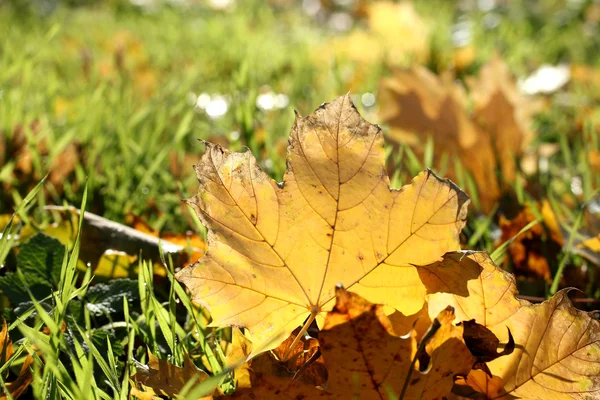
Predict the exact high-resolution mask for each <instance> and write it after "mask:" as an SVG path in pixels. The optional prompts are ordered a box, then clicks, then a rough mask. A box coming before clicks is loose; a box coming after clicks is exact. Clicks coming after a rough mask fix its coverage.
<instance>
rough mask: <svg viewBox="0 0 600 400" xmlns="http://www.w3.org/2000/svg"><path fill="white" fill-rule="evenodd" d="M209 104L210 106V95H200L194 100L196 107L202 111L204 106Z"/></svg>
mask: <svg viewBox="0 0 600 400" xmlns="http://www.w3.org/2000/svg"><path fill="white" fill-rule="evenodd" d="M209 104H210V95H209V94H208V93H202V94H201V95H200V96H198V98H197V99H196V107H198V108H201V109H202V110H204V109H205V108H206V106H208V105H209Z"/></svg>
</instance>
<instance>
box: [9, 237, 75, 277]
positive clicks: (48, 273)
mask: <svg viewBox="0 0 600 400" xmlns="http://www.w3.org/2000/svg"><path fill="white" fill-rule="evenodd" d="M64 258H65V247H64V246H63V245H62V244H61V243H60V242H59V241H58V240H57V239H55V238H52V237H50V236H47V235H45V234H43V233H38V234H37V235H35V236H34V237H32V238H31V239H29V241H28V242H27V243H25V244H24V245H23V246H22V247H21V249H20V251H19V254H18V255H17V266H18V268H19V269H20V270H21V272H23V275H25V277H27V278H29V277H30V276H31V277H40V278H43V279H45V280H47V281H48V282H49V283H50V284H51V286H53V287H57V285H58V282H59V281H60V270H61V267H62V263H63V260H64Z"/></svg>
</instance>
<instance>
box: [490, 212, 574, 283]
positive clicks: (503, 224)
mask: <svg viewBox="0 0 600 400" xmlns="http://www.w3.org/2000/svg"><path fill="white" fill-rule="evenodd" d="M531 207H536V208H538V209H539V211H540V213H541V214H542V216H543V218H544V220H543V221H540V222H542V223H539V224H536V225H534V226H533V227H531V228H530V229H529V230H527V231H526V232H524V233H522V234H520V235H518V236H517V234H518V233H519V231H521V229H523V228H525V226H527V224H529V223H531V222H533V221H535V220H536V219H537V218H536V215H535V214H534V213H533V211H532V210H531ZM499 226H500V229H501V230H502V235H501V237H500V239H499V241H498V243H504V242H506V241H508V240H511V239H512V238H513V237H515V236H516V238H515V239H514V240H513V242H512V243H511V244H510V245H509V246H508V249H507V254H508V257H506V258H505V261H504V264H505V269H508V268H507V267H508V266H509V265H512V266H513V269H514V272H515V274H516V275H517V276H518V277H523V278H525V279H533V280H539V279H543V280H545V281H546V282H548V283H550V282H551V280H552V269H551V266H550V265H549V264H548V260H556V259H558V254H559V253H560V251H561V249H562V246H563V242H564V241H563V238H562V234H561V233H560V227H558V223H557V222H556V219H555V218H554V213H553V212H552V210H551V209H550V206H549V204H548V203H547V202H544V204H543V205H542V206H541V207H540V206H539V205H538V204H530V205H528V206H526V207H524V208H523V209H522V210H520V211H519V213H518V214H517V216H515V217H514V218H512V219H507V218H506V217H504V215H500V220H499ZM552 267H554V268H555V267H556V265H553V266H552Z"/></svg>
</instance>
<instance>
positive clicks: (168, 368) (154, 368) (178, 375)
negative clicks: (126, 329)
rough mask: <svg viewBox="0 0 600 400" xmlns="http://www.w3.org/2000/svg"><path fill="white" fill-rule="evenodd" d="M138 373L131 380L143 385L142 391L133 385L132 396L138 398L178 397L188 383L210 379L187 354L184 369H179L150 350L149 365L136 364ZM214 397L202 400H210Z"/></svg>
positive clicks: (210, 396)
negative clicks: (157, 395)
mask: <svg viewBox="0 0 600 400" xmlns="http://www.w3.org/2000/svg"><path fill="white" fill-rule="evenodd" d="M136 364H137V365H136V370H137V372H136V373H135V375H133V376H132V377H131V378H132V379H133V380H134V381H135V382H137V383H140V384H141V385H142V390H140V389H138V388H137V387H136V386H135V385H131V389H132V393H131V394H132V395H135V396H137V397H140V396H141V397H145V398H153V396H156V394H157V393H158V394H161V395H164V396H169V397H177V396H178V394H179V392H180V391H181V390H182V389H183V387H184V386H185V384H186V383H188V381H190V380H192V379H195V380H197V381H198V382H202V381H204V380H205V379H206V378H208V374H207V373H206V372H204V371H202V370H201V369H198V368H197V367H196V366H195V365H194V362H193V361H192V360H191V359H190V358H189V356H188V355H187V354H186V356H185V361H184V363H183V367H178V366H176V365H173V364H171V363H170V362H168V361H166V360H161V359H159V358H157V357H156V356H155V355H153V354H152V353H150V350H148V364H147V365H143V364H139V363H136ZM212 398H213V397H212V395H209V396H206V397H202V398H201V399H206V400H210V399H212Z"/></svg>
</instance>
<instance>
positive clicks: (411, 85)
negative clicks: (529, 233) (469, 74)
mask: <svg viewBox="0 0 600 400" xmlns="http://www.w3.org/2000/svg"><path fill="white" fill-rule="evenodd" d="M468 83H469V88H470V93H471V95H472V96H473V98H474V101H475V106H474V108H475V110H474V113H473V114H471V113H470V112H469V111H468V108H467V95H466V93H465V90H464V88H463V87H462V86H460V85H458V84H456V83H454V81H453V76H452V75H451V74H449V73H444V74H442V75H441V76H439V77H438V76H436V75H434V74H433V73H432V72H430V71H429V70H427V69H426V68H425V67H421V66H415V67H412V68H411V69H407V70H398V71H395V72H394V75H393V77H391V78H384V79H383V80H382V82H381V85H380V100H381V108H380V117H381V119H382V121H383V122H385V123H387V124H389V125H390V127H391V132H390V134H389V136H390V138H391V139H392V140H393V141H395V142H397V143H401V144H408V145H410V146H411V147H412V148H413V149H414V150H415V151H416V152H417V153H418V154H422V153H423V151H424V144H425V143H426V142H427V140H425V139H426V138H427V136H432V137H433V140H434V154H435V155H436V157H438V158H437V161H436V162H437V163H438V164H439V163H440V160H441V157H442V156H443V154H448V155H453V156H458V158H459V159H460V161H461V162H462V165H463V166H464V167H465V169H466V170H467V171H468V172H469V173H470V174H471V175H472V176H473V179H474V181H475V184H476V186H477V188H478V195H479V200H480V207H481V208H482V210H483V211H484V212H486V211H489V210H490V209H491V208H492V207H493V205H494V203H495V202H496V201H498V199H499V198H500V196H501V194H502V193H503V191H504V190H505V184H506V183H513V182H514V180H515V178H516V169H515V160H518V159H519V157H520V156H521V155H522V154H523V151H524V150H525V149H526V148H527V146H528V145H529V143H530V142H531V139H532V131H531V128H530V124H531V117H532V115H533V114H534V113H535V112H537V111H538V110H539V109H540V105H539V103H538V102H532V101H530V100H529V99H527V98H525V97H523V96H522V95H521V94H520V93H519V91H518V89H517V87H516V84H515V82H514V78H513V77H512V76H511V75H510V73H509V71H508V67H507V66H506V65H505V64H504V63H503V62H502V61H501V60H500V59H499V58H498V57H495V58H493V59H492V60H491V61H490V62H489V63H488V64H487V65H485V66H484V67H483V68H482V69H481V72H480V74H479V76H478V77H477V78H474V79H471V80H469V81H468ZM438 167H439V165H438ZM447 167H448V168H449V176H450V177H451V178H454V179H456V174H457V171H456V169H455V165H452V164H450V165H448V166H447ZM496 169H499V170H500V171H501V172H502V179H503V180H504V181H500V180H499V178H498V176H497V174H496Z"/></svg>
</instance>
